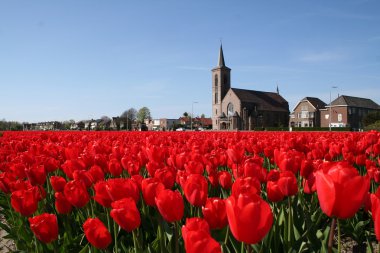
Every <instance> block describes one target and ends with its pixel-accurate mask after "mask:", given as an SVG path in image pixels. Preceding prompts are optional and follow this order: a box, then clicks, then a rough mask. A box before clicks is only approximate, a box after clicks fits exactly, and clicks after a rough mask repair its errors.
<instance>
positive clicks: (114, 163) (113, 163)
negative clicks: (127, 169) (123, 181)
mask: <svg viewBox="0 0 380 253" xmlns="http://www.w3.org/2000/svg"><path fill="white" fill-rule="evenodd" d="M108 170H109V172H110V173H111V175H112V176H114V177H118V176H120V175H121V173H122V172H123V168H122V167H121V164H120V162H119V161H118V160H117V159H111V160H110V161H109V162H108Z"/></svg>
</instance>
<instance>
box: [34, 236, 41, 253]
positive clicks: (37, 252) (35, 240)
mask: <svg viewBox="0 0 380 253" xmlns="http://www.w3.org/2000/svg"><path fill="white" fill-rule="evenodd" d="M34 246H35V247H36V253H39V252H40V251H39V250H38V244H37V238H36V237H35V238H34Z"/></svg>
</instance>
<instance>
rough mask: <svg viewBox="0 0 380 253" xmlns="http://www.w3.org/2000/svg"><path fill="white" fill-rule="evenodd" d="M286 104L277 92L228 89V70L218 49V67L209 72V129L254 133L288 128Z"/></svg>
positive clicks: (229, 70)
mask: <svg viewBox="0 0 380 253" xmlns="http://www.w3.org/2000/svg"><path fill="white" fill-rule="evenodd" d="M288 122H289V104H288V102H287V101H286V100H285V99H284V98H283V97H282V96H281V95H280V94H279V92H278V89H277V92H265V91H256V90H245V89H237V88H231V69H230V68H228V67H226V65H225V62H224V55H223V48H222V46H220V50H219V60H218V65H217V66H216V67H215V68H213V69H212V126H213V127H212V129H214V130H235V129H240V130H253V129H254V128H257V127H260V128H265V127H280V126H288Z"/></svg>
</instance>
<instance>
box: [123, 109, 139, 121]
mask: <svg viewBox="0 0 380 253" xmlns="http://www.w3.org/2000/svg"><path fill="white" fill-rule="evenodd" d="M136 115H137V111H136V109H135V108H133V107H131V108H129V109H128V110H126V111H124V112H123V113H122V114H121V115H120V118H128V119H129V120H131V121H134V120H136Z"/></svg>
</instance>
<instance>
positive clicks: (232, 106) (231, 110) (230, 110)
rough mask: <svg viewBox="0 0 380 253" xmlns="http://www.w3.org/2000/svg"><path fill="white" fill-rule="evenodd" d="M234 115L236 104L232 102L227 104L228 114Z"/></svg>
mask: <svg viewBox="0 0 380 253" xmlns="http://www.w3.org/2000/svg"><path fill="white" fill-rule="evenodd" d="M233 115H234V105H233V104H232V103H229V104H228V106H227V116H233Z"/></svg>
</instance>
